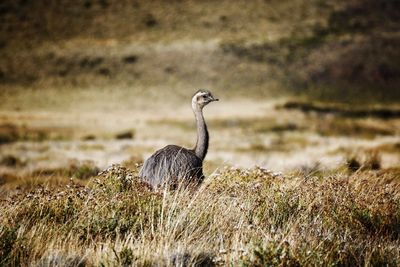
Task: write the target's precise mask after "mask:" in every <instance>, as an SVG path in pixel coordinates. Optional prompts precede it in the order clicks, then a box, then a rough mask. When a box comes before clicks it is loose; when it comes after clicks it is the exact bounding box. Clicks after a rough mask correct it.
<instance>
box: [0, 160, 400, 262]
mask: <svg viewBox="0 0 400 267" xmlns="http://www.w3.org/2000/svg"><path fill="white" fill-rule="evenodd" d="M136 175H137V170H136V169H134V170H133V171H129V170H127V169H125V168H122V167H117V166H114V167H112V168H110V169H108V170H107V171H105V172H103V174H102V175H101V176H98V177H95V178H93V179H91V180H90V181H89V183H88V184H87V185H86V186H82V185H78V184H74V183H70V184H68V185H66V186H60V187H59V188H58V189H57V190H49V188H47V187H46V186H41V187H37V188H33V189H32V190H31V191H29V192H26V193H24V194H20V195H15V196H13V197H12V198H8V199H5V200H3V201H2V202H3V203H2V205H1V208H0V210H1V214H2V215H3V216H2V218H1V226H0V237H1V238H0V240H1V241H0V242H1V243H0V258H1V265H8V266H17V265H18V266H21V265H22V266H26V265H31V264H35V263H37V264H41V265H46V264H47V265H46V266H48V265H50V263H57V265H66V264H70V265H73V266H99V265H102V266H112V265H124V266H129V265H134V266H153V265H163V266H189V265H197V266H210V265H211V266H212V265H235V266H238V265H239V266H266V265H268V266H303V265H340V266H356V265H371V266H382V265H385V266H398V265H399V264H400V253H399V251H398V246H399V245H400V244H399V243H400V231H399V229H400V194H399V193H400V190H399V189H400V188H399V184H398V183H395V182H393V181H394V179H395V177H394V176H395V175H396V174H395V173H392V172H390V171H387V172H386V173H385V175H380V174H379V173H377V172H374V171H359V172H356V173H352V174H344V173H343V174H342V173H336V174H330V175H329V176H325V177H323V178H321V177H317V176H312V175H307V176H306V177H305V176H282V175H279V174H273V173H271V172H270V171H268V170H265V169H260V168H255V169H229V168H225V169H223V170H221V171H220V172H218V173H214V174H213V175H212V176H211V177H209V178H208V179H207V180H206V183H205V184H204V185H203V186H202V187H201V188H200V189H199V190H198V191H195V192H193V191H191V190H189V189H183V188H181V189H180V190H177V191H174V192H167V191H161V192H154V191H151V190H150V189H149V188H148V187H147V186H146V184H143V183H142V182H140V181H139V180H138V178H137V176H136Z"/></svg>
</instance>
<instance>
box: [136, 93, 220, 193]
mask: <svg viewBox="0 0 400 267" xmlns="http://www.w3.org/2000/svg"><path fill="white" fill-rule="evenodd" d="M213 101H218V99H215V98H214V97H213V96H212V94H211V93H210V92H209V91H207V90H199V91H198V92H197V93H196V94H195V95H194V96H193V98H192V109H193V113H194V116H195V119H196V125H197V141H196V145H195V147H194V148H193V149H187V148H183V147H180V146H175V145H168V146H166V147H164V148H162V149H160V150H157V151H156V152H155V153H154V154H153V155H152V156H151V157H150V158H148V159H147V160H146V161H145V162H144V164H143V167H142V169H141V170H140V173H139V176H140V177H141V178H142V179H143V180H144V181H146V182H148V183H149V184H150V185H151V186H152V187H153V188H157V187H163V186H165V185H166V184H168V185H169V186H171V185H172V186H173V187H174V186H176V185H177V184H180V183H185V184H187V183H190V184H191V185H199V184H200V183H201V182H202V181H203V179H204V175H203V160H204V158H205V157H206V154H207V150H208V141H209V136H208V130H207V125H206V123H205V120H204V117H203V107H204V106H206V105H207V104H208V103H211V102H213Z"/></svg>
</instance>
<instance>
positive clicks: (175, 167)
mask: <svg viewBox="0 0 400 267" xmlns="http://www.w3.org/2000/svg"><path fill="white" fill-rule="evenodd" d="M202 166H203V161H202V159H200V158H199V157H197V156H196V154H195V152H194V151H193V150H190V149H186V148H183V147H180V146H175V145H168V146H166V147H164V148H162V149H160V150H158V151H156V152H155V153H154V154H153V155H152V156H151V157H150V158H148V159H147V160H146V161H145V162H144V164H143V167H142V169H141V170H140V173H139V175H140V177H142V179H143V180H145V181H147V182H148V183H150V184H151V185H152V186H153V187H155V188H156V187H160V186H163V185H164V183H165V182H171V181H174V183H176V182H180V181H181V180H182V179H184V181H185V182H191V183H195V184H200V183H201V182H202V181H203V179H204V176H203V167H202Z"/></svg>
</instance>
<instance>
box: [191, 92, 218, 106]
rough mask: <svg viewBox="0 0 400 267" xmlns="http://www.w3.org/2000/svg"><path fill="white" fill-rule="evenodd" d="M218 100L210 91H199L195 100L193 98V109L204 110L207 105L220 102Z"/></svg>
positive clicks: (194, 97)
mask: <svg viewBox="0 0 400 267" xmlns="http://www.w3.org/2000/svg"><path fill="white" fill-rule="evenodd" d="M218 100H219V99H218V98H215V97H214V96H213V95H212V94H211V92H210V91H208V90H204V89H200V90H199V91H197V92H196V93H195V94H194V96H193V98H192V107H193V109H195V108H200V109H202V108H203V107H205V106H206V105H207V104H209V103H211V102H214V101H218Z"/></svg>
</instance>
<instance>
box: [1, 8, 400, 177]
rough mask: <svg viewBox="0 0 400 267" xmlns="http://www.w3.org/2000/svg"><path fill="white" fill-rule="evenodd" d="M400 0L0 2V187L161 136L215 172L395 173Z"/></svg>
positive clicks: (127, 158) (75, 168)
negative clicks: (209, 98) (201, 94)
mask: <svg viewBox="0 0 400 267" xmlns="http://www.w3.org/2000/svg"><path fill="white" fill-rule="evenodd" d="M399 29H400V1H397V0H379V1H376V0H350V1H344V0H332V1H321V0H292V1H289V0H285V1H282V0H279V1H278V0H263V1H261V0H260V1H240V0H237V1H232V0H226V1H225V0H221V1H194V0H193V1H184V0H182V1H179V0H176V1H144V0H143V1H142V0H119V1H113V0H80V1H78V0H73V1H70V0H57V1H48V0H35V1H27V0H3V1H1V3H0V59H1V60H0V178H1V179H0V184H1V183H4V181H6V180H7V179H8V180H10V179H11V178H10V177H13V178H15V177H26V176H27V175H29V176H32V175H33V176H34V177H40V176H46V175H47V176H51V175H55V174H60V173H62V174H68V175H69V176H74V177H77V178H82V179H84V178H87V177H89V176H92V175H95V174H96V173H97V171H98V170H99V169H102V168H105V167H107V166H109V165H111V164H114V163H118V164H124V165H126V166H128V167H132V166H134V165H135V164H137V163H140V162H142V160H143V159H144V158H146V157H147V156H149V155H150V154H151V153H152V152H154V150H155V149H158V148H161V147H163V146H165V145H167V144H171V143H173V144H178V145H183V146H187V147H191V146H193V144H194V142H195V137H196V130H195V123H194V118H193V114H192V111H191V107H190V99H191V97H192V95H193V93H194V92H195V91H196V90H197V89H200V88H206V89H209V90H211V91H212V92H213V94H214V95H215V96H216V97H219V98H220V100H221V101H220V102H218V103H213V104H210V105H209V106H207V107H206V109H205V117H206V120H207V123H208V125H209V130H210V135H211V143H210V149H209V154H208V156H207V158H206V162H205V168H206V173H208V174H210V173H211V172H213V171H214V170H216V169H218V168H221V167H223V166H237V167H252V166H255V165H259V166H262V167H265V168H268V169H272V170H274V171H282V172H291V171H301V172H306V173H315V172H318V171H320V170H328V171H329V170H346V171H357V170H358V169H359V168H370V169H376V170H379V169H396V170H399V169H400V164H399V162H400V127H399V126H400V102H399V100H400V89H399V85H400V49H399V47H400V31H399Z"/></svg>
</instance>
